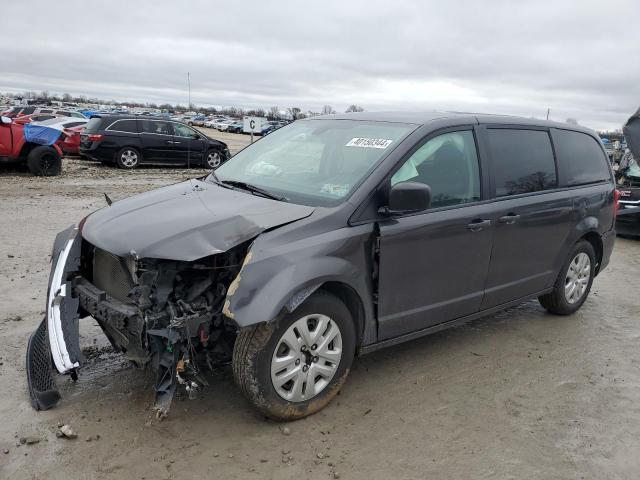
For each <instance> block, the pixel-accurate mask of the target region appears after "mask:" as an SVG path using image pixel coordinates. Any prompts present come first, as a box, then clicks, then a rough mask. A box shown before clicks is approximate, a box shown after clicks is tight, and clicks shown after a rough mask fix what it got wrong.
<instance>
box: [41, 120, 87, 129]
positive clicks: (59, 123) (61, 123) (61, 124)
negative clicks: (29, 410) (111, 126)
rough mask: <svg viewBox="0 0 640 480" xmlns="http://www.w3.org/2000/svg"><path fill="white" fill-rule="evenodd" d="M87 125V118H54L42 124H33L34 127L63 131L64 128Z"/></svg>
mask: <svg viewBox="0 0 640 480" xmlns="http://www.w3.org/2000/svg"><path fill="white" fill-rule="evenodd" d="M87 123H89V119H88V118H76V117H56V118H51V119H49V120H43V121H42V122H33V124H34V125H44V126H46V127H49V128H55V129H56V130H60V131H63V130H64V129H65V128H72V127H80V126H82V125H86V124H87Z"/></svg>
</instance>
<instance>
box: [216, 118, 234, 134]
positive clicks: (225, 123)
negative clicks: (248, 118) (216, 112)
mask: <svg viewBox="0 0 640 480" xmlns="http://www.w3.org/2000/svg"><path fill="white" fill-rule="evenodd" d="M234 123H236V120H234V119H228V120H223V121H222V122H219V123H218V124H217V126H216V128H217V129H218V130H220V131H221V132H224V131H225V130H226V129H227V128H229V125H233V124H234Z"/></svg>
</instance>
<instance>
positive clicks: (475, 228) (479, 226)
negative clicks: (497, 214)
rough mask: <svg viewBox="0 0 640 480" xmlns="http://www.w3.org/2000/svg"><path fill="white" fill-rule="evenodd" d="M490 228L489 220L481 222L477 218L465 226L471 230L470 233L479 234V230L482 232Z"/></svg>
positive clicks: (481, 220)
mask: <svg viewBox="0 0 640 480" xmlns="http://www.w3.org/2000/svg"><path fill="white" fill-rule="evenodd" d="M490 226H491V220H483V219H481V218H478V219H476V220H474V221H473V222H471V223H469V224H468V225H467V229H468V230H471V231H472V232H479V231H480V230H484V229H485V228H487V227H490Z"/></svg>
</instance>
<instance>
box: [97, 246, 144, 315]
mask: <svg viewBox="0 0 640 480" xmlns="http://www.w3.org/2000/svg"><path fill="white" fill-rule="evenodd" d="M93 284H94V285H95V286H96V287H98V288H99V289H100V290H102V291H104V292H106V293H107V295H110V296H111V297H113V298H116V299H118V300H120V301H121V302H127V303H131V299H130V298H129V297H128V294H129V291H130V290H131V289H132V288H133V286H134V284H133V280H132V278H131V273H129V271H128V270H127V268H126V266H125V262H124V260H123V259H121V258H120V257H118V256H116V255H113V254H112V253H109V252H106V251H104V250H101V249H100V248H97V247H96V248H95V250H94V252H93Z"/></svg>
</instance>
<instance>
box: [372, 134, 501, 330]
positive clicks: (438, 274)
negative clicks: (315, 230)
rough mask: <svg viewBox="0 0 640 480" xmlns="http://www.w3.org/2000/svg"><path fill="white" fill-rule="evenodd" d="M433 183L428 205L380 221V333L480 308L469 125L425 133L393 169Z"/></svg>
mask: <svg viewBox="0 0 640 480" xmlns="http://www.w3.org/2000/svg"><path fill="white" fill-rule="evenodd" d="M409 180H410V181H414V182H421V183H424V184H426V185H429V186H430V187H431V193H432V202H431V208H430V209H429V210H427V211H425V212H422V213H420V214H417V215H416V214H414V215H407V216H403V217H394V218H392V219H388V220H383V221H380V222H379V223H378V225H379V229H380V234H379V235H380V239H379V242H380V245H379V248H380V252H379V255H380V260H379V263H380V272H379V278H378V283H379V284H378V292H379V293H378V321H379V331H378V335H379V338H380V339H381V340H382V339H386V338H392V337H396V336H399V335H402V334H404V333H409V332H413V331H416V330H420V329H423V328H427V327H429V326H432V325H436V324H438V323H443V322H446V321H448V320H452V319H455V318H458V317H463V316H465V315H469V314H472V313H475V312H477V311H478V310H479V308H480V304H481V301H482V297H483V293H484V284H485V280H486V275H487V269H488V266H489V256H490V253H491V238H492V225H491V222H490V221H489V219H488V218H489V217H488V213H489V207H488V205H487V204H486V203H483V202H482V201H481V194H480V190H481V189H480V166H479V161H478V155H477V148H476V144H475V140H474V132H473V129H472V127H468V128H466V129H465V128H462V129H460V128H458V129H455V130H454V131H448V132H440V133H438V134H436V135H433V136H430V137H428V138H427V141H426V142H425V143H424V144H423V145H422V146H420V147H419V148H418V149H417V150H416V151H415V152H414V153H412V154H411V155H410V156H409V158H408V159H407V160H406V161H405V162H404V163H403V164H402V165H401V166H400V168H399V169H398V170H397V171H396V172H395V173H394V175H393V176H392V177H391V180H390V182H391V184H392V185H393V184H394V183H397V182H401V181H409Z"/></svg>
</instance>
